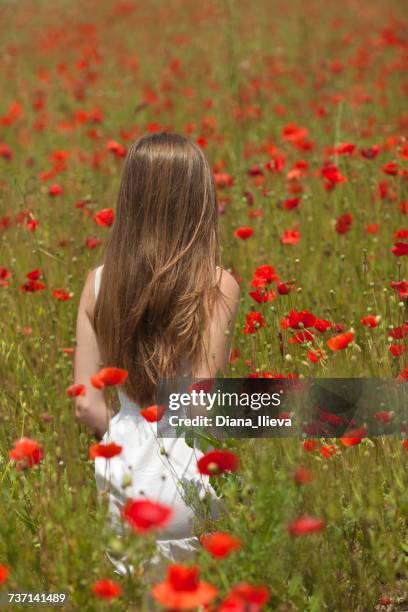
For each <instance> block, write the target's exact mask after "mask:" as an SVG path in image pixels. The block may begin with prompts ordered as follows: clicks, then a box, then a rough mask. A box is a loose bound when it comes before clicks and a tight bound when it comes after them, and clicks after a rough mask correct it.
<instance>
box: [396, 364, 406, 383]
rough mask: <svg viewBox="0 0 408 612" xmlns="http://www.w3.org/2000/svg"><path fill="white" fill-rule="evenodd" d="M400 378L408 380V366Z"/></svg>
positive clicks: (399, 375) (400, 374)
mask: <svg viewBox="0 0 408 612" xmlns="http://www.w3.org/2000/svg"><path fill="white" fill-rule="evenodd" d="M398 378H400V379H402V380H408V366H407V367H406V368H405V369H404V370H402V372H400V373H399V374H398Z"/></svg>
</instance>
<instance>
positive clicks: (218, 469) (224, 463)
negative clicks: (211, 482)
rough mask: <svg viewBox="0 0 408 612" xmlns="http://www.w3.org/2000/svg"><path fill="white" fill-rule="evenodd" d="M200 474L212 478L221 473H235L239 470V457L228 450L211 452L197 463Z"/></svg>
mask: <svg viewBox="0 0 408 612" xmlns="http://www.w3.org/2000/svg"><path fill="white" fill-rule="evenodd" d="M197 467H198V471H199V472H200V474H207V475H208V476H214V475H216V474H222V473H223V472H236V471H237V470H238V469H239V457H238V456H237V455H236V454H235V453H233V452H232V451H229V450H213V451H209V452H208V453H206V454H205V455H204V456H203V457H201V459H199V460H198V461H197Z"/></svg>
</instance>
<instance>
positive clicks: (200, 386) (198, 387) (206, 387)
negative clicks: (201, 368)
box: [187, 378, 215, 393]
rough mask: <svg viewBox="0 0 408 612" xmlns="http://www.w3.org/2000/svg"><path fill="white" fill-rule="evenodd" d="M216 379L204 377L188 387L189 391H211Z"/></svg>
mask: <svg viewBox="0 0 408 612" xmlns="http://www.w3.org/2000/svg"><path fill="white" fill-rule="evenodd" d="M214 382H215V381H214V379H213V378H204V379H203V380H199V381H198V382H195V383H193V384H192V385H190V386H189V387H188V388H187V392H188V393H192V392H193V391H196V392H197V393H200V391H203V392H204V393H209V392H210V391H211V389H212V388H213V387H214Z"/></svg>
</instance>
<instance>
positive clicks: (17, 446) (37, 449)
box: [10, 438, 43, 470]
mask: <svg viewBox="0 0 408 612" xmlns="http://www.w3.org/2000/svg"><path fill="white" fill-rule="evenodd" d="M42 458H43V451H42V448H41V446H40V444H38V442H36V441H35V440H30V438H20V440H17V442H15V443H14V448H13V449H12V450H11V451H10V459H11V460H12V461H15V462H16V463H17V469H20V470H21V469H23V468H31V467H33V466H34V465H36V464H38V463H40V461H41V459H42Z"/></svg>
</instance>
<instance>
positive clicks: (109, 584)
mask: <svg viewBox="0 0 408 612" xmlns="http://www.w3.org/2000/svg"><path fill="white" fill-rule="evenodd" d="M92 592H93V593H94V594H95V595H96V596H97V597H101V598H102V599H115V598H116V597H119V595H121V594H122V587H121V586H120V585H119V584H118V583H117V582H114V581H113V580H111V579H110V578H103V579H102V580H98V581H97V582H94V583H93V585H92Z"/></svg>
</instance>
